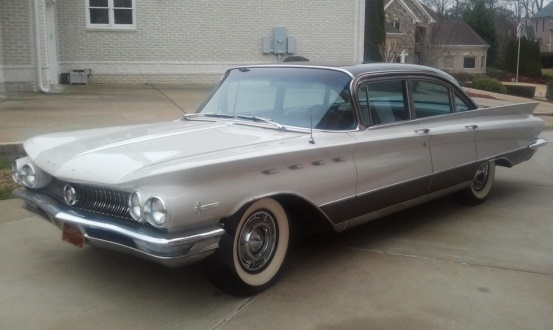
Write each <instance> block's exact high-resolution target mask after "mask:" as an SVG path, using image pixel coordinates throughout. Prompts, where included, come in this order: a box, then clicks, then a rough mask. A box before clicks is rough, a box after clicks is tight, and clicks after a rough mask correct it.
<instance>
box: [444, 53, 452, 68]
mask: <svg viewBox="0 0 553 330" xmlns="http://www.w3.org/2000/svg"><path fill="white" fill-rule="evenodd" d="M444 69H453V56H446V57H444Z"/></svg>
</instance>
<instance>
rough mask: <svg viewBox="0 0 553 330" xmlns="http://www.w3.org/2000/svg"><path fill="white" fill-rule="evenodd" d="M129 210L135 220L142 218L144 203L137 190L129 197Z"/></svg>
mask: <svg viewBox="0 0 553 330" xmlns="http://www.w3.org/2000/svg"><path fill="white" fill-rule="evenodd" d="M129 212H130V214H131V217H132V218H133V219H134V220H136V221H140V220H142V205H141V202H140V194H139V193H138V192H136V191H135V192H133V193H132V194H131V196H130V197H129Z"/></svg>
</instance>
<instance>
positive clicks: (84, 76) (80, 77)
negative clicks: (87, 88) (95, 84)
mask: <svg viewBox="0 0 553 330" xmlns="http://www.w3.org/2000/svg"><path fill="white" fill-rule="evenodd" d="M91 74H92V69H81V70H71V71H69V83H70V84H71V85H73V84H85V85H86V84H88V77H90V75H91Z"/></svg>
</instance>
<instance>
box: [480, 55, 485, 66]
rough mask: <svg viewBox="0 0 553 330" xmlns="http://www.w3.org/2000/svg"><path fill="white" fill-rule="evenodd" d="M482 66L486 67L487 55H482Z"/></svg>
mask: <svg viewBox="0 0 553 330" xmlns="http://www.w3.org/2000/svg"><path fill="white" fill-rule="evenodd" d="M480 67H481V68H485V67H486V56H482V59H481V60H480Z"/></svg>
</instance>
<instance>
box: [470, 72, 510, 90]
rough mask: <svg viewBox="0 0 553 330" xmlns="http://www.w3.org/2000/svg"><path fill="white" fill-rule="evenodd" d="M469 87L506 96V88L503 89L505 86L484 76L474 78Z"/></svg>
mask: <svg viewBox="0 0 553 330" xmlns="http://www.w3.org/2000/svg"><path fill="white" fill-rule="evenodd" d="M470 87H471V88H475V89H480V90H483V91H488V92H493V93H501V94H507V88H505V85H503V84H502V83H500V82H499V81H497V80H495V79H492V78H490V77H486V76H480V77H474V78H473V79H472V83H471V84H470Z"/></svg>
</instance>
